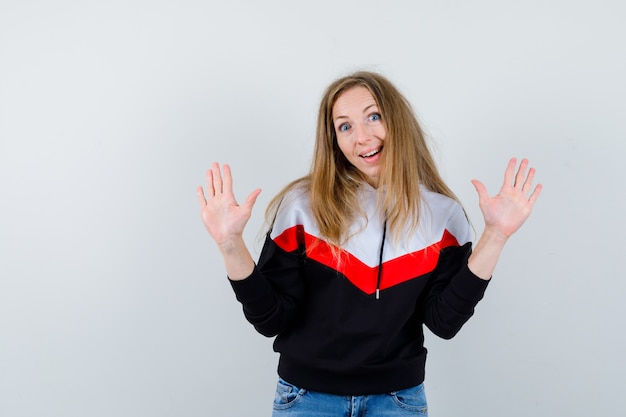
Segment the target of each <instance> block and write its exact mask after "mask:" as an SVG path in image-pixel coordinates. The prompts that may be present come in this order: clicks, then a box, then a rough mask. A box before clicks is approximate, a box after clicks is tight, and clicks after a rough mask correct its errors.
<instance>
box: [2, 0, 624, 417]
mask: <svg viewBox="0 0 626 417" xmlns="http://www.w3.org/2000/svg"><path fill="white" fill-rule="evenodd" d="M624 21H626V6H624V3H623V2H621V1H619V0H615V1H602V0H593V1H592V0H541V1H539V0H527V1H524V2H520V1H502V0H499V1H498V0H493V1H487V0H477V1H460V0H459V1H455V0H449V1H440V0H439V1H436V0H428V1H427V0H422V1H409V0H406V1H393V0H390V1H386V2H374V1H370V0H360V1H347V0H316V1H311V2H307V3H306V4H305V3H301V2H294V1H287V0H285V1H279V0H266V1H264V2H259V1H254V0H250V1H243V0H230V1H215V0H208V1H207V0H205V1H199V0H197V1H194V0H176V1H173V0H172V1H162V0H157V1H154V0H153V1H148V0H143V1H142V0H112V1H106V2H105V1H91V2H86V1H79V0H76V1H70V0H56V1H43V0H40V1H35V0H20V1H9V0H1V1H0V415H1V416H3V417H17V416H20V417H21V416H28V417H31V416H63V417H72V416H81V417H84V416H107V417H108V416H123V417H125V416H174V415H176V416H234V417H237V416H263V415H269V414H270V410H271V402H272V398H273V392H274V387H275V378H276V375H275V367H276V361H277V357H276V355H275V354H274V353H273V352H272V349H271V340H269V339H265V338H264V337H262V336H260V335H258V334H256V333H255V331H254V329H253V328H252V327H251V326H250V325H249V324H248V323H247V322H246V321H245V320H244V318H243V315H242V313H241V308H240V306H239V304H238V303H237V302H236V301H235V298H234V296H233V294H232V291H231V289H230V286H229V284H228V282H227V281H226V278H225V274H224V268H223V266H222V264H221V260H220V257H219V255H218V253H217V250H216V249H215V247H214V244H213V243H212V241H211V240H210V238H209V236H208V234H206V232H205V231H204V229H203V226H202V224H201V222H200V219H199V210H198V207H197V201H196V196H195V187H196V186H197V185H200V184H202V183H203V180H204V172H205V169H206V168H208V167H209V165H210V163H211V162H212V161H220V162H229V163H230V164H231V165H232V167H233V172H234V175H235V186H236V191H237V194H238V196H239V197H240V199H243V198H244V197H245V195H247V194H248V193H249V192H250V191H252V190H253V189H254V188H256V187H261V188H263V193H262V194H261V197H260V198H259V201H258V203H257V206H256V208H255V212H254V215H253V218H252V220H251V222H250V225H249V228H248V234H247V240H248V242H249V243H250V246H251V247H252V248H253V249H254V250H255V251H256V253H258V250H259V249H260V240H259V231H260V230H261V227H262V221H263V210H264V208H265V206H266V204H267V202H268V201H269V199H270V198H271V197H272V196H273V194H274V193H276V192H277V191H278V190H279V189H280V188H282V186H284V185H285V184H286V183H287V182H288V181H290V180H291V179H294V178H296V177H298V176H300V175H302V174H304V173H305V172H306V171H307V170H308V166H309V162H310V157H311V151H312V141H313V137H314V129H315V118H316V111H317V105H318V101H319V99H320V97H321V94H322V91H323V89H324V88H325V87H326V85H327V84H328V83H329V82H331V81H332V80H333V79H334V78H336V77H338V76H340V75H343V74H345V73H347V72H349V71H352V70H356V69H368V70H375V71H380V72H382V73H383V74H385V75H387V76H388V77H389V78H390V79H391V80H393V81H394V82H395V83H396V84H397V85H398V86H399V87H400V89H401V90H402V91H403V92H404V93H405V94H406V95H407V97H408V98H409V100H410V101H411V102H412V103H413V105H414V106H415V108H416V111H417V113H418V114H419V116H420V119H421V120H422V122H423V123H424V126H425V127H426V129H427V130H428V132H429V134H430V136H431V137H432V139H433V144H434V146H435V148H436V156H437V160H438V161H439V163H440V167H441V169H442V172H443V174H444V176H445V178H446V180H447V181H448V182H449V184H450V185H451V186H452V188H453V189H454V190H455V191H456V192H457V194H458V195H459V197H460V198H461V199H462V201H463V203H464V204H465V206H466V208H467V210H468V212H469V215H470V217H471V218H472V220H473V222H474V224H475V225H476V228H477V229H478V231H480V229H481V226H482V222H481V217H480V213H479V211H478V208H477V198H476V196H475V192H474V190H473V187H472V185H471V183H470V179H472V178H479V179H481V180H483V181H484V182H485V183H486V184H487V185H488V187H489V189H490V191H492V192H495V191H496V188H497V187H498V186H499V184H500V183H501V178H502V173H503V170H504V167H505V165H506V162H507V160H508V158H509V157H510V156H520V157H521V156H526V157H529V158H530V159H531V162H532V163H533V164H534V165H535V166H536V167H537V169H538V178H539V180H540V181H541V182H542V183H543V184H544V187H545V188H544V193H543V194H542V196H541V199H540V201H539V202H538V203H537V206H536V208H535V213H534V214H533V216H532V217H531V219H530V220H529V222H528V223H527V224H526V225H525V226H524V228H523V229H522V230H521V231H520V232H519V234H518V235H516V236H515V237H514V238H513V239H512V240H511V242H510V244H509V246H508V247H507V248H506V252H505V254H504V256H503V257H502V260H501V263H500V265H499V267H498V269H497V271H496V274H495V277H494V281H493V282H492V284H491V286H490V288H489V289H488V291H487V294H486V298H485V299H484V300H483V302H482V303H481V304H480V305H479V307H478V309H477V312H476V315H475V316H474V318H473V319H472V320H471V321H470V322H469V323H468V324H467V325H466V327H465V328H464V329H463V330H462V331H461V333H460V334H459V335H458V336H457V337H456V338H455V339H453V340H452V341H441V340H438V339H437V338H435V337H434V336H432V335H427V347H428V348H429V350H430V356H429V361H428V365H427V380H426V385H427V393H428V396H429V402H430V413H431V415H432V416H435V417H436V416H481V417H484V416H509V417H517V416H526V415H533V416H550V417H553V416H565V415H567V416H590V415H593V416H614V415H616V413H619V411H617V410H620V409H622V401H621V400H620V398H621V397H622V391H623V388H624V379H623V375H624V374H625V373H626V360H625V359H624V357H625V355H626V340H625V336H624V328H625V325H624V321H625V320H624V318H625V317H626V303H624V302H623V297H624V293H625V292H626V281H625V280H624V273H623V271H622V269H623V268H621V261H620V259H622V256H624V255H623V249H624V244H623V241H622V239H623V237H624V235H625V232H626V230H625V229H626V228H625V226H624V220H623V219H621V218H619V217H618V214H619V213H620V212H621V210H623V209H624V208H625V207H626V204H625V203H626V201H625V197H624V190H623V184H624V180H625V179H626V175H625V174H624V169H623V165H624V164H623V158H624V154H625V153H626V124H625V123H624V115H625V114H626V99H625V97H626V79H625V78H626V54H625V53H624V50H625V49H626V48H625V39H626V26H625V25H624Z"/></svg>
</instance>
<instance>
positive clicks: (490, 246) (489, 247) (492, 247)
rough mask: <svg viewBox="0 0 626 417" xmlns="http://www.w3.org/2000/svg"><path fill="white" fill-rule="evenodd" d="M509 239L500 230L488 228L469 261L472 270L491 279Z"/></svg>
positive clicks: (480, 276)
mask: <svg viewBox="0 0 626 417" xmlns="http://www.w3.org/2000/svg"><path fill="white" fill-rule="evenodd" d="M507 240H508V237H506V236H504V235H503V234H501V233H499V232H498V231H496V230H493V229H489V228H486V229H485V230H484V231H483V234H482V235H481V236H480V239H478V242H477V243H476V246H475V247H474V250H473V252H472V254H471V255H470V257H469V259H468V261H467V266H468V268H469V269H470V271H472V272H473V273H474V275H476V276H477V277H479V278H481V279H484V280H489V279H491V276H492V275H493V272H494V270H495V269H496V264H497V263H498V259H499V258H500V254H501V253H502V249H503V248H504V245H505V243H506V241H507Z"/></svg>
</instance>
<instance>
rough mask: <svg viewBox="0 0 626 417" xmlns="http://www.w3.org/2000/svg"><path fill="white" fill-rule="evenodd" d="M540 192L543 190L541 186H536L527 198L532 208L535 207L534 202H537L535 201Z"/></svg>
mask: <svg viewBox="0 0 626 417" xmlns="http://www.w3.org/2000/svg"><path fill="white" fill-rule="evenodd" d="M541 190H543V186H542V185H541V184H537V186H536V187H535V189H534V190H533V193H532V194H531V195H530V197H529V198H528V202H529V203H530V204H531V205H533V206H534V205H535V201H537V199H538V198H539V194H541Z"/></svg>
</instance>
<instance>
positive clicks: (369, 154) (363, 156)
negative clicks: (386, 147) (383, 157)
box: [361, 148, 380, 158]
mask: <svg viewBox="0 0 626 417" xmlns="http://www.w3.org/2000/svg"><path fill="white" fill-rule="evenodd" d="M378 152H380V148H379V149H374V150H373V151H372V152H370V153H366V154H363V155H361V158H368V157H370V156H373V155H376V154H377V153H378Z"/></svg>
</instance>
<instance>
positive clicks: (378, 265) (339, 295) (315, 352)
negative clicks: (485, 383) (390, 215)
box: [231, 184, 488, 395]
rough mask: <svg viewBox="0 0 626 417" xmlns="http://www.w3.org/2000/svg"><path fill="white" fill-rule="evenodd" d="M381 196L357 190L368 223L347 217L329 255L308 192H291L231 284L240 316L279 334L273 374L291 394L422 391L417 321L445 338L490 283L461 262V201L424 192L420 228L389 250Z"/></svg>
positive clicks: (464, 240) (465, 242)
mask: <svg viewBox="0 0 626 417" xmlns="http://www.w3.org/2000/svg"><path fill="white" fill-rule="evenodd" d="M377 192H378V191H377V190H376V189H374V188H372V187H370V186H369V185H367V184H364V185H363V186H362V187H361V188H360V190H359V193H360V199H361V204H362V207H363V208H364V210H365V212H366V214H367V218H362V219H358V220H357V221H355V223H354V225H353V227H352V229H351V232H352V237H351V238H350V240H349V241H348V242H347V243H346V244H345V245H344V246H343V247H342V248H340V256H339V257H337V256H334V255H333V251H331V246H330V244H329V243H328V242H326V241H324V239H323V238H322V237H321V235H320V233H319V230H318V228H317V225H316V222H315V220H314V218H313V216H312V213H311V210H310V206H309V203H308V194H307V193H306V192H305V191H303V190H298V189H295V190H292V191H291V192H290V193H288V195H287V197H286V198H285V199H284V200H283V202H282V203H281V206H280V208H279V211H278V214H277V216H276V219H275V222H274V225H273V228H272V230H271V231H270V232H269V233H268V235H267V237H266V241H265V244H264V246H263V250H262V252H261V255H260V258H259V261H258V264H257V266H256V267H255V269H254V271H253V273H252V274H251V275H250V276H249V277H248V278H246V279H244V280H242V281H231V285H232V287H233V289H234V291H235V294H236V296H237V299H238V300H239V301H240V302H241V303H242V305H243V310H244V314H245V316H246V318H247V319H248V321H249V322H250V323H252V324H253V325H254V327H255V328H256V329H257V330H258V331H259V332H260V333H261V334H263V335H265V336H276V340H275V341H274V350H275V351H276V352H279V353H280V360H279V366H278V373H279V375H280V376H281V377H282V378H283V379H284V380H286V381H288V382H290V383H291V384H294V385H296V386H298V387H301V388H306V389H309V390H313V391H320V392H326V393H331V394H338V395H367V394H381V393H386V392H392V391H396V390H400V389H404V388H408V387H411V386H415V385H418V384H420V383H422V382H423V380H424V366H425V361H426V349H425V348H424V334H423V329H422V325H426V326H428V328H429V329H430V330H431V331H432V332H433V333H434V334H436V335H438V336H440V337H443V338H446V339H448V338H452V337H453V336H454V335H455V334H456V333H457V332H458V331H459V330H460V329H461V327H462V326H463V324H464V323H465V322H466V321H467V320H468V319H469V318H470V317H471V316H472V314H473V312H474V307H475V306H476V304H477V303H478V301H480V299H481V298H482V297H483V294H484V291H485V289H486V287H487V283H488V281H485V280H481V279H480V278H478V277H476V276H475V275H474V274H473V273H472V272H471V271H470V270H469V269H468V267H467V259H468V257H469V255H470V253H471V247H472V244H471V234H472V233H471V228H470V226H469V223H468V221H467V218H466V216H465V213H464V211H463V209H462V208H461V206H460V205H459V204H458V203H457V202H455V201H454V200H452V199H450V198H448V197H445V196H443V195H440V194H437V193H434V192H431V191H428V190H426V189H425V188H422V189H421V192H422V199H423V203H422V219H420V229H419V232H418V233H416V234H415V235H414V236H413V237H412V238H411V239H410V240H409V241H408V242H403V243H402V244H399V245H394V243H393V241H392V240H391V239H389V238H387V237H386V231H385V228H386V222H385V219H384V216H381V215H380V213H378V212H377V209H376V207H377V204H376V202H377ZM335 253H337V251H335Z"/></svg>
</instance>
